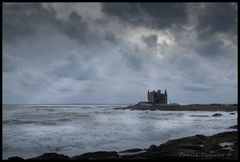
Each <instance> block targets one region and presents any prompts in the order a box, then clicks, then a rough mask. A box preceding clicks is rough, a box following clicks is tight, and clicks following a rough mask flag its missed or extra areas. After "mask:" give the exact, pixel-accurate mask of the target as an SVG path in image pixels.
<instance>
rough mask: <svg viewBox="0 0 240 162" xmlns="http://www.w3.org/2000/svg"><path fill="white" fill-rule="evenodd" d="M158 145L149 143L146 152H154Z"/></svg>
mask: <svg viewBox="0 0 240 162" xmlns="http://www.w3.org/2000/svg"><path fill="white" fill-rule="evenodd" d="M157 150H158V147H157V146H156V145H151V146H150V147H149V148H148V149H147V152H154V151H157Z"/></svg>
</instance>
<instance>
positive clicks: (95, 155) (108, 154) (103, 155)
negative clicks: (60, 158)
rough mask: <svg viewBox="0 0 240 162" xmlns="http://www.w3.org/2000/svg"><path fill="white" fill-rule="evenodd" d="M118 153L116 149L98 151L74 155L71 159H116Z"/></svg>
mask: <svg viewBox="0 0 240 162" xmlns="http://www.w3.org/2000/svg"><path fill="white" fill-rule="evenodd" d="M118 157H119V155H118V153H117V152H116V151H99V152H90V153H85V154H82V155H80V156H74V157H72V158H70V159H71V160H96V159H98V160H100V159H118Z"/></svg>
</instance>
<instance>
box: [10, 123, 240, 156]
mask: <svg viewBox="0 0 240 162" xmlns="http://www.w3.org/2000/svg"><path fill="white" fill-rule="evenodd" d="M230 128H232V127H230ZM234 128H237V126H234ZM237 158H238V131H229V132H222V133H218V134H215V135H212V136H205V135H195V136H190V137H185V138H179V139H175V140H169V141H168V142H166V143H163V144H161V145H159V146H156V145H151V146H150V147H149V148H148V149H139V148H136V149H130V150H125V151H120V152H116V151H99V152H90V153H84V154H81V155H77V156H73V157H69V156H66V155H63V154H57V153H45V154H43V155H41V156H38V157H34V158H29V159H23V158H21V157H17V156H15V157H9V158H8V160H53V159H56V160H100V159H237Z"/></svg>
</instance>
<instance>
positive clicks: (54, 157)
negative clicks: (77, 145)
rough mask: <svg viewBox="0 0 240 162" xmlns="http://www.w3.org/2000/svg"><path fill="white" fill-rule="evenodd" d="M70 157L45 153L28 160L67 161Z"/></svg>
mask: <svg viewBox="0 0 240 162" xmlns="http://www.w3.org/2000/svg"><path fill="white" fill-rule="evenodd" d="M68 158H69V157H68V156H65V155H63V154H57V153H45V154H43V155H41V156H38V157H35V158H31V159H28V160H66V159H68Z"/></svg>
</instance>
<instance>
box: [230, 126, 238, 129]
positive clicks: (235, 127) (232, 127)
mask: <svg viewBox="0 0 240 162" xmlns="http://www.w3.org/2000/svg"><path fill="white" fill-rule="evenodd" d="M237 128H238V125H234V126H231V127H229V129H237Z"/></svg>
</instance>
